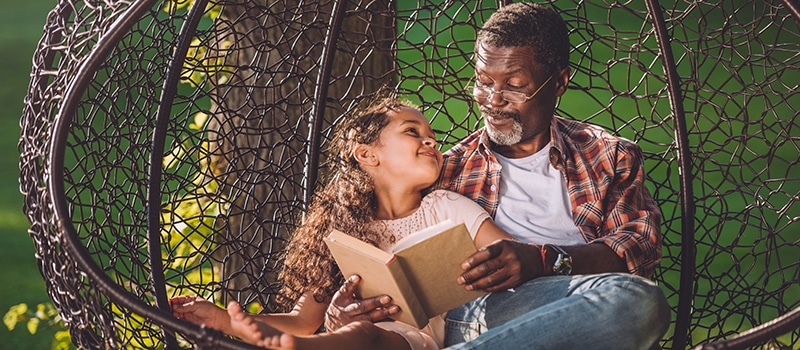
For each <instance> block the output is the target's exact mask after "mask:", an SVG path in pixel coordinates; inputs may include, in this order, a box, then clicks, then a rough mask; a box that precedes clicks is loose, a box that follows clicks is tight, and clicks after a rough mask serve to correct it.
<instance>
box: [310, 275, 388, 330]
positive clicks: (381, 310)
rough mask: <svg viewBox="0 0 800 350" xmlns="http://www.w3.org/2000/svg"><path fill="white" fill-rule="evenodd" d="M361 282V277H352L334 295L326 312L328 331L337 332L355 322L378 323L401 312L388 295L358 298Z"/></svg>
mask: <svg viewBox="0 0 800 350" xmlns="http://www.w3.org/2000/svg"><path fill="white" fill-rule="evenodd" d="M359 282H361V277H359V276H358V275H353V276H350V278H348V279H347V280H346V281H344V284H343V285H342V287H341V288H339V290H338V291H337V292H336V294H334V295H333V299H332V300H331V303H330V305H328V310H327V311H326V312H325V328H326V329H328V331H334V330H337V329H339V328H341V327H343V326H346V325H348V324H350V323H352V322H355V321H369V322H378V321H381V320H385V319H386V318H388V317H389V315H394V314H396V313H398V312H400V307H398V306H397V305H392V304H391V302H392V298H390V297H389V296H388V295H381V296H377V297H372V298H367V299H363V300H362V299H358V298H356V295H355V294H356V288H357V287H358V283H359Z"/></svg>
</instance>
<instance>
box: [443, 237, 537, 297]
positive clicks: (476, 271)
mask: <svg viewBox="0 0 800 350" xmlns="http://www.w3.org/2000/svg"><path fill="white" fill-rule="evenodd" d="M461 268H462V269H464V271H465V272H464V273H462V274H461V276H459V277H458V280H457V281H458V284H462V285H464V287H465V288H466V289H467V290H484V291H487V292H497V291H502V290H506V289H509V288H514V287H517V286H519V285H521V284H523V283H525V282H527V281H529V280H531V279H533V278H534V277H537V276H541V275H543V268H542V255H541V252H540V251H539V249H538V248H537V247H535V246H531V245H528V244H525V243H521V242H517V241H512V240H507V239H503V240H497V241H495V242H493V243H491V244H489V245H486V246H484V247H482V248H481V249H479V250H478V251H477V252H475V253H474V254H472V255H470V256H469V257H468V258H467V259H465V260H464V262H463V263H462V264H461Z"/></svg>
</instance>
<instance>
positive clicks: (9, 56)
mask: <svg viewBox="0 0 800 350" xmlns="http://www.w3.org/2000/svg"><path fill="white" fill-rule="evenodd" d="M2 4H3V6H2V7H3V8H4V9H5V10H4V11H0V62H2V64H1V65H0V77H2V78H0V79H2V82H3V83H2V84H0V105H2V106H3V107H2V110H0V179H1V180H2V183H3V184H4V185H3V186H0V239H1V240H2V246H0V266H2V267H3V268H2V270H0V281H2V282H0V312H2V314H5V313H6V311H8V308H9V307H10V306H12V305H16V304H18V303H22V302H24V303H27V304H28V305H29V306H33V307H35V305H36V304H38V303H42V302H46V301H48V300H49V299H48V297H47V294H46V292H45V286H44V280H43V279H42V277H41V274H40V273H39V269H38V267H37V265H36V259H35V257H34V253H35V251H34V247H33V240H31V238H30V236H29V235H28V234H27V229H28V227H29V226H28V221H27V219H26V218H25V215H24V214H23V212H22V195H21V194H20V192H19V180H18V178H19V165H18V164H19V152H18V151H17V141H18V140H19V135H20V127H19V119H20V116H21V115H22V106H23V98H24V97H25V95H26V93H27V87H28V82H29V81H30V71H31V57H32V56H33V51H34V50H35V48H36V44H37V42H38V41H39V38H40V37H41V36H42V28H43V25H44V22H45V19H46V17H47V12H48V11H49V10H50V9H52V8H53V7H55V4H56V2H55V1H53V0H26V1H16V0H2ZM52 339H53V332H52V331H47V330H40V331H39V332H37V333H36V335H31V334H30V333H28V331H27V329H26V327H25V325H24V324H18V325H17V328H16V329H14V331H11V332H9V331H8V329H7V328H6V327H5V326H0V344H2V345H0V347H2V348H4V349H49V348H50V344H51V342H52Z"/></svg>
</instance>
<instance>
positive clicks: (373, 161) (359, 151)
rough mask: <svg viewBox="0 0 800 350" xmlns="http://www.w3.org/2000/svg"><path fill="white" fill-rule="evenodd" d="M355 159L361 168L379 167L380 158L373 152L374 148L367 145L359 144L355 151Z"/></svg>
mask: <svg viewBox="0 0 800 350" xmlns="http://www.w3.org/2000/svg"><path fill="white" fill-rule="evenodd" d="M353 157H355V158H356V161H357V162H358V164H360V165H361V166H376V165H378V157H377V155H376V154H375V152H373V149H372V147H370V146H369V145H365V144H358V145H356V147H355V148H354V149H353Z"/></svg>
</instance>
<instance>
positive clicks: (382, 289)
mask: <svg viewBox="0 0 800 350" xmlns="http://www.w3.org/2000/svg"><path fill="white" fill-rule="evenodd" d="M325 244H326V245H327V246H328V249H329V250H330V251H331V254H332V255H333V258H334V259H336V264H337V265H339V269H340V270H341V271H342V275H343V276H344V277H345V278H347V277H350V276H351V275H359V276H361V283H360V285H359V287H358V291H357V294H358V295H359V296H360V297H361V298H362V299H363V298H370V297H374V296H378V295H384V294H386V295H389V296H390V297H392V302H393V303H394V304H395V305H397V306H399V307H400V310H401V311H400V313H399V314H396V315H392V316H391V318H392V319H394V320H398V321H401V322H404V323H407V324H410V325H412V326H416V327H417V328H422V327H425V325H426V324H427V323H428V319H429V318H430V317H428V315H427V314H426V313H425V309H424V308H423V306H422V304H420V302H419V301H418V299H417V297H416V296H415V295H414V288H413V287H412V286H411V283H409V282H408V278H407V277H406V275H405V272H404V271H403V266H402V264H400V262H399V261H397V259H396V258H395V255H394V254H392V253H388V252H385V251H383V250H381V249H379V248H378V247H375V246H373V245H371V244H369V243H367V242H364V241H362V240H360V239H358V238H355V237H353V236H350V235H348V234H346V233H344V232H341V231H337V230H334V231H333V232H331V233H330V234H329V235H328V237H326V238H325Z"/></svg>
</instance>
